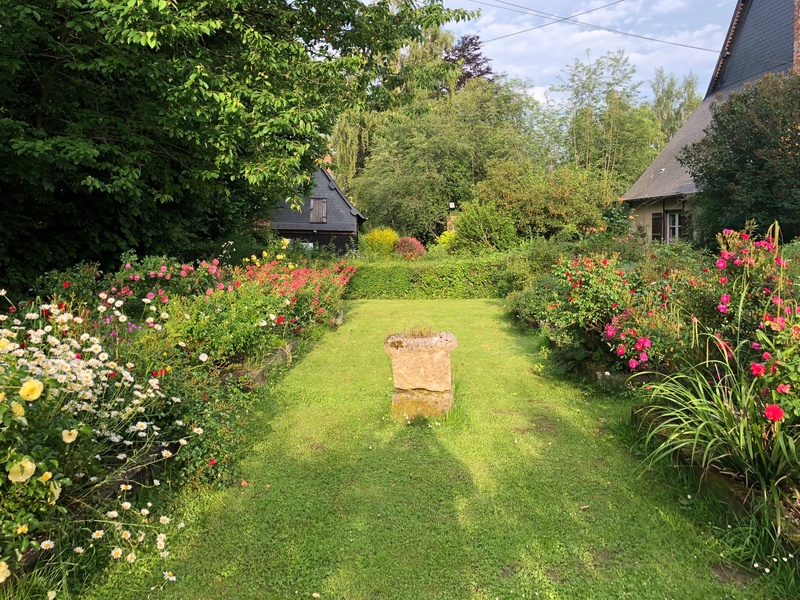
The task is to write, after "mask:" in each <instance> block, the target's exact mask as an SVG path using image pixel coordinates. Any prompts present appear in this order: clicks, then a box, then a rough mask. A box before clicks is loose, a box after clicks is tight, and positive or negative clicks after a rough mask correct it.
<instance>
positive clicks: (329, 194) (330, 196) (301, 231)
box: [270, 169, 366, 252]
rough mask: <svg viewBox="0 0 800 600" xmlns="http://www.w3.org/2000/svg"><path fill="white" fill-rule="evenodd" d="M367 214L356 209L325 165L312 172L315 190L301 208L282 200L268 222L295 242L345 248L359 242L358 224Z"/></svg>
mask: <svg viewBox="0 0 800 600" xmlns="http://www.w3.org/2000/svg"><path fill="white" fill-rule="evenodd" d="M364 221H366V217H364V215H362V214H361V213H360V212H358V209H357V208H356V207H355V206H353V205H352V204H351V203H350V201H349V200H348V199H347V198H346V197H345V195H344V193H343V192H342V190H341V189H339V186H338V185H336V182H335V181H334V180H333V178H332V177H331V175H330V173H328V171H327V170H326V169H318V170H317V172H316V173H315V174H314V190H313V191H312V192H311V196H309V197H308V198H304V203H303V209H302V210H300V211H296V210H292V209H291V207H290V206H289V205H288V204H287V203H286V202H282V203H281V205H280V206H279V207H278V209H277V210H276V211H275V212H274V213H272V218H271V219H270V226H271V227H272V228H273V229H275V230H276V231H277V232H278V234H279V235H280V236H282V237H284V238H287V239H290V240H293V241H294V242H295V243H306V244H313V245H314V246H315V247H316V246H330V245H333V246H335V247H336V249H337V250H338V251H340V252H345V251H346V250H347V247H348V245H351V246H352V245H355V244H357V243H358V226H359V225H361V223H363V222H364Z"/></svg>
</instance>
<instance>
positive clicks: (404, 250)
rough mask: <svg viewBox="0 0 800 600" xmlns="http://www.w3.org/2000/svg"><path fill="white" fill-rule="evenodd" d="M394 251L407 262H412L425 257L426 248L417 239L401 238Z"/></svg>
mask: <svg viewBox="0 0 800 600" xmlns="http://www.w3.org/2000/svg"><path fill="white" fill-rule="evenodd" d="M394 251H395V252H396V253H397V254H399V255H400V256H402V257H403V258H405V259H406V260H412V259H415V258H420V257H422V256H424V254H425V246H423V245H422V242H420V241H419V240H418V239H417V238H413V237H401V238H400V239H399V240H397V243H396V244H395V246H394Z"/></svg>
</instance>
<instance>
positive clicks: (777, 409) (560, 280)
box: [512, 227, 800, 539]
mask: <svg viewBox="0 0 800 600" xmlns="http://www.w3.org/2000/svg"><path fill="white" fill-rule="evenodd" d="M778 238H779V235H778V231H777V227H775V233H774V234H772V235H767V236H766V237H764V238H762V239H758V238H756V237H754V236H753V235H752V234H751V233H750V232H747V231H732V230H725V231H724V232H722V233H721V234H720V235H719V238H718V241H719V248H720V249H719V253H718V254H717V255H715V256H710V255H708V254H705V253H703V252H697V251H693V250H691V249H689V248H688V247H685V246H680V245H677V246H676V245H654V246H653V247H651V248H650V249H649V250H648V254H647V255H646V256H645V257H643V258H644V259H643V260H640V261H638V262H636V263H633V264H627V265H621V264H620V261H619V260H618V256H617V255H609V256H604V255H602V254H591V255H583V256H572V257H569V258H567V257H562V259H561V260H560V261H559V263H558V264H557V265H556V266H555V267H554V268H553V270H552V272H551V273H550V274H549V275H548V276H547V277H541V278H538V279H535V280H534V281H533V283H532V284H531V285H529V286H528V287H527V288H526V289H525V290H523V291H522V292H519V293H517V294H515V295H513V296H512V306H513V307H514V309H515V312H516V314H517V316H518V317H520V318H521V319H523V320H524V321H526V322H529V323H534V324H537V325H539V326H541V327H542V328H543V329H544V330H545V331H547V332H548V333H549V334H550V338H551V341H552V343H553V344H554V345H555V346H556V348H557V350H558V351H559V352H560V353H561V356H562V357H563V356H566V357H568V358H571V359H572V364H574V363H580V362H587V361H592V362H593V363H594V364H595V365H598V364H599V365H600V366H601V368H603V369H606V368H607V369H609V370H614V369H616V370H618V371H621V372H623V373H629V374H633V375H638V374H648V375H649V377H645V378H641V379H640V381H643V382H645V383H647V382H648V381H650V383H648V384H647V385H646V386H645V389H644V393H645V395H646V396H647V398H648V403H649V409H647V414H648V419H647V422H648V424H649V425H648V431H647V434H646V436H647V440H648V442H649V443H650V444H651V447H652V452H653V454H652V455H651V459H652V460H658V459H662V458H665V457H667V456H670V455H672V454H673V453H675V452H676V451H684V452H687V453H688V455H689V457H690V459H691V460H692V461H693V462H695V463H696V464H699V465H700V466H701V467H703V468H704V469H709V468H714V469H716V470H719V471H722V472H725V473H728V474H730V475H732V476H733V477H735V478H737V479H740V480H741V481H742V482H743V483H744V484H745V486H746V487H747V488H749V489H750V490H751V493H752V495H753V496H754V497H756V498H759V499H760V504H759V505H758V506H757V507H756V508H755V509H754V510H756V511H757V512H758V515H759V518H760V519H761V525H762V526H763V527H765V528H767V529H769V530H770V531H772V532H773V534H774V535H773V538H774V539H780V538H781V535H782V527H783V524H784V523H785V518H786V515H787V514H788V515H789V516H790V517H789V518H791V519H795V518H797V514H796V513H798V512H800V504H798V502H800V466H799V465H800V462H798V448H800V396H799V395H798V391H800V352H799V351H800V307H799V306H798V290H797V289H796V288H795V286H794V278H793V274H794V268H795V267H794V265H793V264H792V262H791V261H790V260H788V259H787V256H786V255H784V253H783V252H782V250H781V248H780V247H779V244H778V241H777V239H778ZM595 370H596V368H595ZM654 376H655V379H656V381H655V382H653V381H652V379H653V377H654Z"/></svg>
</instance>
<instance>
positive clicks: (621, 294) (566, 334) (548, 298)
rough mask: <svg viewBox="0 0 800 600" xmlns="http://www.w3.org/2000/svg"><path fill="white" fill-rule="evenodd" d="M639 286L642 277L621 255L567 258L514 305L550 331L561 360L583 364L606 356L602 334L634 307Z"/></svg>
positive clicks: (524, 317) (517, 295)
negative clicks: (625, 265)
mask: <svg viewBox="0 0 800 600" xmlns="http://www.w3.org/2000/svg"><path fill="white" fill-rule="evenodd" d="M636 285H637V277H636V273H635V272H631V271H626V270H623V268H622V267H621V265H620V262H619V257H618V256H616V255H606V254H600V255H591V254H588V255H582V256H580V257H578V258H575V259H572V260H570V259H568V258H566V257H562V258H560V259H559V260H558V262H557V263H556V264H555V265H554V266H553V268H552V270H551V272H550V273H547V274H543V275H540V276H538V277H535V278H534V279H533V280H532V281H531V282H530V283H529V284H528V285H527V286H526V287H525V288H524V289H523V290H521V291H519V292H516V293H512V294H511V296H510V297H509V301H510V305H511V308H512V310H513V311H514V312H515V313H516V315H517V317H518V318H521V319H522V320H524V321H525V322H528V323H530V324H536V325H539V326H540V327H542V328H544V329H545V330H546V331H547V333H548V335H549V337H550V339H551V341H552V342H554V343H555V345H556V347H557V348H558V350H559V352H560V355H561V358H564V357H569V358H570V359H571V360H572V361H574V362H579V361H581V360H584V359H586V358H588V357H594V358H598V357H599V356H601V351H602V349H603V347H602V345H601V340H600V335H599V332H600V331H602V329H603V326H604V325H605V324H606V323H608V322H609V321H610V320H611V318H612V317H613V316H614V315H615V314H618V313H619V312H622V311H623V310H624V309H625V308H626V307H628V306H630V304H631V302H632V295H633V293H634V291H635V289H636Z"/></svg>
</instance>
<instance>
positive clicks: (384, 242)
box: [361, 227, 400, 256]
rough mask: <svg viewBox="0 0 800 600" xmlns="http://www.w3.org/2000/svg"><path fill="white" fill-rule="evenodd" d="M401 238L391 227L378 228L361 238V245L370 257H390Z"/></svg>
mask: <svg viewBox="0 0 800 600" xmlns="http://www.w3.org/2000/svg"><path fill="white" fill-rule="evenodd" d="M399 239H400V236H399V235H398V234H397V232H396V231H395V230H394V229H392V228H390V227H378V228H376V229H373V230H372V231H370V232H369V233H365V234H364V235H363V236H361V244H362V247H363V249H364V252H365V253H366V254H368V255H370V254H371V255H376V256H389V255H391V254H392V252H393V251H394V247H395V246H396V245H397V240H399Z"/></svg>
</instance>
